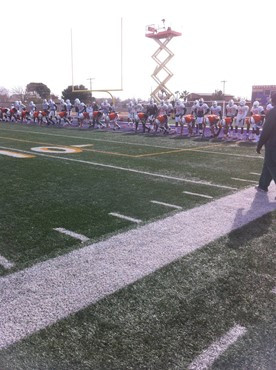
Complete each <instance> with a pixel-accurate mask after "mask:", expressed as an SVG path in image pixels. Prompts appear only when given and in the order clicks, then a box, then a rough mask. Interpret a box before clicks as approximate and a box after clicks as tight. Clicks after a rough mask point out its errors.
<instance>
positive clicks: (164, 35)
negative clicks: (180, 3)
mask: <svg viewBox="0 0 276 370" xmlns="http://www.w3.org/2000/svg"><path fill="white" fill-rule="evenodd" d="M176 36H181V33H180V32H176V31H173V30H172V29H171V28H170V27H168V28H167V30H165V31H164V30H163V31H159V30H158V29H157V28H155V27H154V26H148V27H147V33H146V37H148V38H150V39H153V40H155V41H156V42H157V44H158V45H159V48H158V49H157V50H156V52H155V53H154V54H153V55H152V59H153V60H154V61H155V62H156V63H157V66H156V67H155V70H154V72H153V74H152V75H151V77H152V78H153V79H154V81H155V82H156V83H157V84H158V86H157V87H156V89H155V90H154V91H152V93H151V97H152V98H153V99H154V100H155V101H156V102H160V100H161V99H160V92H161V96H162V95H163V92H165V94H166V97H167V98H170V97H171V96H172V95H173V93H172V92H171V91H170V90H169V89H168V87H167V86H166V83H167V82H168V81H169V80H170V79H171V78H172V76H173V73H172V72H171V71H170V70H169V68H168V67H167V66H166V65H167V63H168V62H169V61H170V60H171V59H172V57H173V56H174V53H173V52H172V51H171V50H170V49H169V48H168V47H167V45H168V43H169V42H170V41H171V39H172V38H173V37H176ZM163 50H164V51H165V52H166V53H167V54H168V56H167V57H166V58H165V59H164V61H163V62H162V61H161V60H160V59H159V58H158V56H159V54H160V53H161V52H162V51H163ZM163 71H164V72H165V76H166V77H165V78H164V79H163V80H161V79H160V78H161V77H160V78H159V77H158V74H159V73H160V72H163Z"/></svg>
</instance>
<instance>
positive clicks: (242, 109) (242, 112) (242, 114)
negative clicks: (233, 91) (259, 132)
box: [237, 105, 249, 121]
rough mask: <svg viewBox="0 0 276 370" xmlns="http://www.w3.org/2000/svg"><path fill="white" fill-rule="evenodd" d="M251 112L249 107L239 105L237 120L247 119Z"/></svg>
mask: <svg viewBox="0 0 276 370" xmlns="http://www.w3.org/2000/svg"><path fill="white" fill-rule="evenodd" d="M248 110H249V107H248V106H247V105H239V106H238V114H237V120H238V121H239V120H241V119H245V117H246V115H247V112H248Z"/></svg>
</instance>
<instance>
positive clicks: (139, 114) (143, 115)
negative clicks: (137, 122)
mask: <svg viewBox="0 0 276 370" xmlns="http://www.w3.org/2000/svg"><path fill="white" fill-rule="evenodd" d="M138 117H139V118H140V119H145V118H146V115H145V113H143V112H139V113H138Z"/></svg>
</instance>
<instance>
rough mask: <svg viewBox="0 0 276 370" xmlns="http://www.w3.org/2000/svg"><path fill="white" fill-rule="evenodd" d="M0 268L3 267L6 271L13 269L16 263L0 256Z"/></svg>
mask: <svg viewBox="0 0 276 370" xmlns="http://www.w3.org/2000/svg"><path fill="white" fill-rule="evenodd" d="M0 266H3V267H4V269H7V270H9V269H11V268H12V267H13V266H14V263H12V262H10V261H9V260H7V259H6V258H5V257H3V256H1V255H0Z"/></svg>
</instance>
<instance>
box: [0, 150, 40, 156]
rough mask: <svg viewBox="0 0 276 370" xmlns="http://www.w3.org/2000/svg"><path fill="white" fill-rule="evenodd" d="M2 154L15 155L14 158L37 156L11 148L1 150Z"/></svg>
mask: <svg viewBox="0 0 276 370" xmlns="http://www.w3.org/2000/svg"><path fill="white" fill-rule="evenodd" d="M0 154H2V155H6V156H8V157H14V158H34V157H35V155H31V154H23V153H18V152H13V151H10V150H0Z"/></svg>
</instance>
